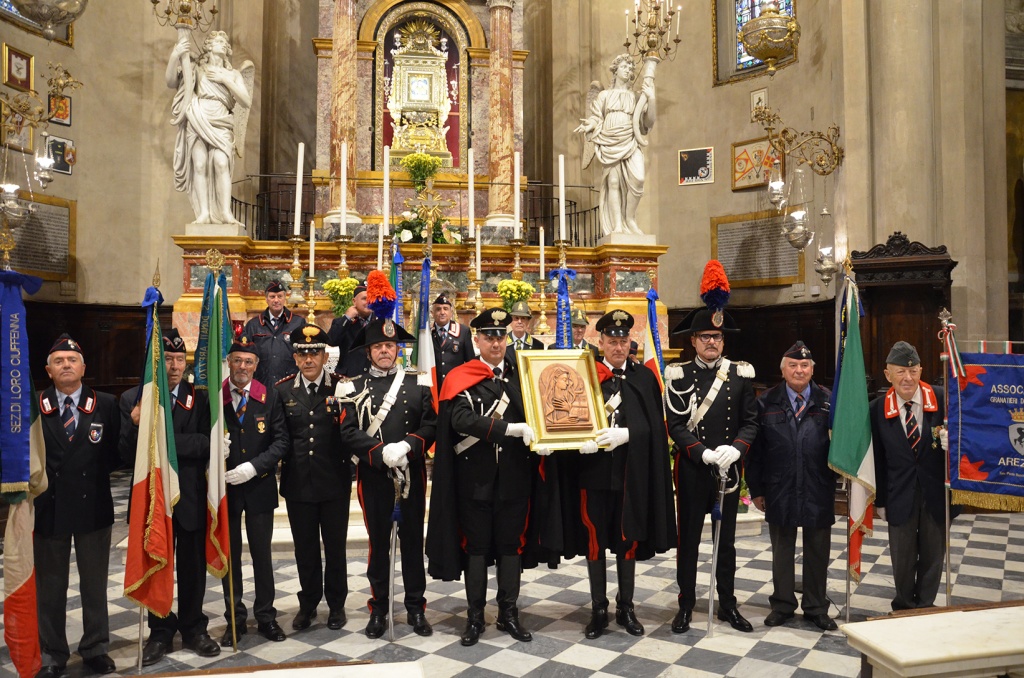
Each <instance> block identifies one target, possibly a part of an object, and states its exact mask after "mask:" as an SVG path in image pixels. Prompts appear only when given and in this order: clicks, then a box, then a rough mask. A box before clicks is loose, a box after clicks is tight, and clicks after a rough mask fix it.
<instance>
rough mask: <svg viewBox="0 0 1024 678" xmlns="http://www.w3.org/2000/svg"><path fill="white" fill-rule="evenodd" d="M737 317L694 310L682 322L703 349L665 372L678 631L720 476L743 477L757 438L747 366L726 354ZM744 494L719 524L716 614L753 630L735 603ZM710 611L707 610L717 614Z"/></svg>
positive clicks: (686, 618) (688, 610)
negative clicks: (674, 495)
mask: <svg viewBox="0 0 1024 678" xmlns="http://www.w3.org/2000/svg"><path fill="white" fill-rule="evenodd" d="M738 331H739V328H737V327H736V324H735V323H734V322H733V319H732V317H731V316H730V315H729V314H728V313H725V312H724V311H722V310H720V309H719V310H716V311H712V310H710V309H707V308H701V309H697V310H694V311H692V312H691V313H690V314H689V315H687V316H686V318H684V319H683V321H682V322H681V323H680V324H679V325H678V326H677V327H676V329H675V333H678V334H687V335H689V336H690V342H691V344H692V345H693V347H694V349H695V350H696V352H697V355H696V357H695V358H694V360H693V362H687V363H683V364H673V365H669V366H668V367H667V368H666V369H665V389H666V398H665V405H666V407H667V418H668V432H669V435H670V436H671V437H672V440H673V441H674V442H675V473H676V488H677V492H678V502H677V503H678V506H679V515H678V520H679V547H678V551H677V556H676V579H677V581H678V583H679V613H678V614H676V616H675V619H673V620H672V632H673V633H685V632H686V631H688V630H689V628H690V621H691V619H692V615H693V607H694V604H695V603H696V586H697V556H698V549H699V547H700V538H701V530H702V529H703V528H704V516H705V515H706V514H707V513H708V512H710V511H711V509H712V506H713V505H714V503H715V502H716V501H717V499H718V477H719V474H720V473H721V474H723V475H724V474H732V477H733V478H734V480H736V481H737V482H738V478H739V472H740V468H741V467H740V465H739V463H738V462H739V460H740V457H741V453H742V452H746V451H748V450H749V449H750V445H751V444H752V443H753V442H754V438H755V437H757V401H756V400H755V398H754V389H753V386H752V385H751V380H752V379H753V378H754V368H753V367H752V366H751V365H750V364H749V363H744V362H732V361H730V360H729V359H727V358H725V357H724V356H723V355H722V352H723V351H724V349H725V332H738ZM738 503H739V492H732V493H731V494H726V495H725V500H724V502H723V505H722V506H721V511H722V519H721V520H720V521H714V522H713V524H712V525H713V529H716V530H721V534H720V536H719V545H718V567H717V570H716V572H715V584H716V588H717V590H718V618H719V619H721V620H722V621H727V622H729V624H730V625H731V626H732V627H733V628H734V629H736V630H737V631H744V632H749V631H752V630H753V627H752V626H751V625H750V622H748V621H747V620H746V619H744V618H743V615H741V614H740V612H739V610H738V609H737V607H736V596H735V594H734V592H733V587H734V583H735V578H736V546H735V543H734V542H735V539H736V508H737V505H738ZM713 612H714V611H713V610H708V614H709V615H710V614H713Z"/></svg>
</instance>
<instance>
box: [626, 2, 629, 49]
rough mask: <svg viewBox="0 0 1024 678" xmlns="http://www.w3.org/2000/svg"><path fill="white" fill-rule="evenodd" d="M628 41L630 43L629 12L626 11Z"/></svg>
mask: <svg viewBox="0 0 1024 678" xmlns="http://www.w3.org/2000/svg"><path fill="white" fill-rule="evenodd" d="M626 41H627V42H628V41H629V10H628V9H627V10H626Z"/></svg>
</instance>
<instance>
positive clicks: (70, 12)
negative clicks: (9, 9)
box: [11, 0, 89, 40]
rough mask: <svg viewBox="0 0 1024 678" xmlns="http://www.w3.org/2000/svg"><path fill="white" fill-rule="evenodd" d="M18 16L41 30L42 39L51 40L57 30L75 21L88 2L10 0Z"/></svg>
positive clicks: (69, 0)
mask: <svg viewBox="0 0 1024 678" xmlns="http://www.w3.org/2000/svg"><path fill="white" fill-rule="evenodd" d="M11 4H12V5H14V9H16V10H18V14H20V15H21V16H23V17H25V18H26V19H28V20H29V21H31V22H33V23H36V24H38V25H40V26H42V28H43V37H44V38H46V39H47V40H53V39H54V38H55V37H57V29H58V28H60V27H61V26H67V25H68V24H70V23H71V22H73V21H77V20H78V17H80V16H82V12H84V11H85V7H86V5H88V4H89V0H11Z"/></svg>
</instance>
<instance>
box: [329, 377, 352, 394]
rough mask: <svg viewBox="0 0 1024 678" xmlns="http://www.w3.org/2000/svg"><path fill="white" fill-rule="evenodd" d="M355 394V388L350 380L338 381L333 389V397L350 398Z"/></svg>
mask: <svg viewBox="0 0 1024 678" xmlns="http://www.w3.org/2000/svg"><path fill="white" fill-rule="evenodd" d="M355 392H356V386H355V384H353V383H352V380H351V379H344V380H339V381H338V385H337V386H335V387H334V395H335V397H338V398H344V397H346V396H350V395H352V394H353V393H355Z"/></svg>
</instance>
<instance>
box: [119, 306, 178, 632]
mask: <svg viewBox="0 0 1024 678" xmlns="http://www.w3.org/2000/svg"><path fill="white" fill-rule="evenodd" d="M159 299H160V293H159V291H157V290H156V288H154V287H151V288H149V289H148V290H147V291H146V301H144V302H143V306H148V309H149V313H150V314H151V316H150V318H149V320H148V322H147V327H148V328H149V336H148V339H147V344H146V368H145V370H144V371H143V375H142V387H141V388H142V397H141V399H140V401H139V404H140V407H141V410H140V420H139V441H138V445H137V447H136V448H135V474H134V476H133V482H134V485H133V486H132V503H131V506H130V507H129V525H128V553H127V556H126V559H125V568H124V595H125V597H126V598H129V599H131V600H134V601H135V602H136V603H138V604H139V605H141V606H142V607H144V608H146V609H147V610H149V611H150V612H152V613H154V614H156V615H157V616H159V617H166V616H167V615H168V614H170V611H171V604H172V603H173V602H174V533H173V531H172V528H171V511H172V509H173V508H174V505H175V504H176V503H177V502H178V498H179V496H180V493H179V490H178V457H177V455H176V454H175V450H174V428H173V422H172V420H171V413H170V411H169V406H170V391H169V389H168V388H167V370H166V368H165V367H164V346H163V338H162V336H161V332H160V320H159V317H158V316H157V307H158V305H159V301H158V300H159Z"/></svg>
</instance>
